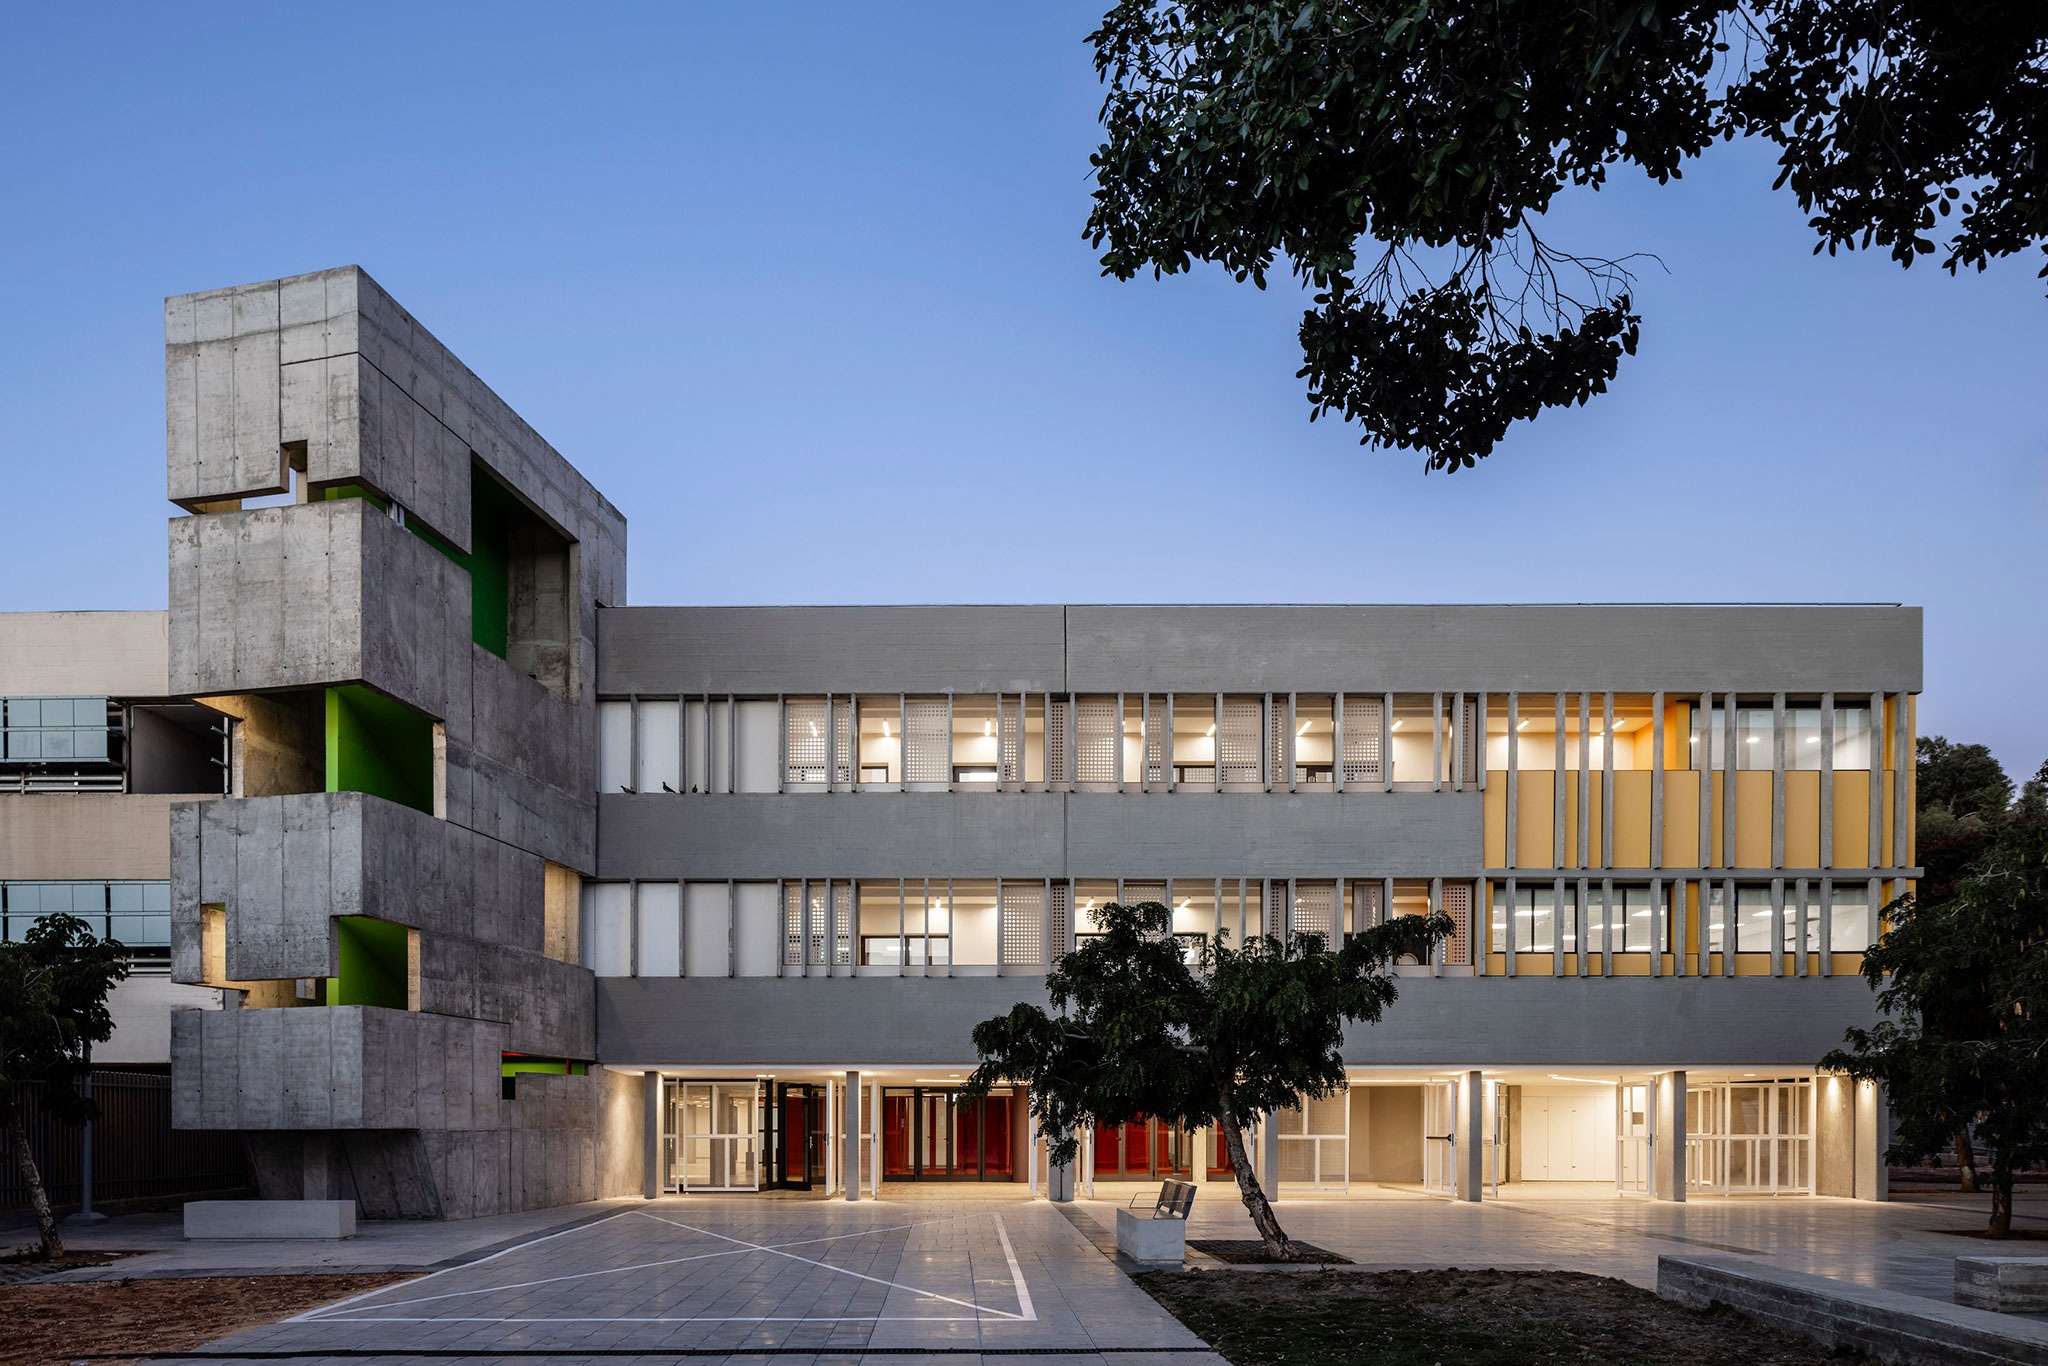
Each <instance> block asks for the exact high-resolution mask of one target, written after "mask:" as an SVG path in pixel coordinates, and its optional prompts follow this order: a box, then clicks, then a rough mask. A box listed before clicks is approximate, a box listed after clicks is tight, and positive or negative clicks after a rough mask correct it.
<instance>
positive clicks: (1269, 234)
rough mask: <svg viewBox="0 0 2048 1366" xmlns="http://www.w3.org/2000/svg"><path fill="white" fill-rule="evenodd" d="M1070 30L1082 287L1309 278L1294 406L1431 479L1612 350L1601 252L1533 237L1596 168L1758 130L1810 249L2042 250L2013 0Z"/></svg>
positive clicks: (1578, 384)
mask: <svg viewBox="0 0 2048 1366" xmlns="http://www.w3.org/2000/svg"><path fill="white" fill-rule="evenodd" d="M1089 41H1090V42H1091V43H1092V44H1093V46H1094V49H1095V66H1096V71H1097V73H1098V74H1099V75H1100V76H1101V78H1102V79H1103V81H1104V82H1105V83H1106V84H1107V86H1108V94H1107V96H1106V98H1105V99H1104V102H1103V106H1102V115H1101V117H1102V124H1103V128H1104V132H1105V135H1106V138H1107V140H1106V141H1105V142H1104V143H1103V144H1102V146H1101V147H1100V148H1099V149H1098V150H1097V151H1096V153H1095V154H1094V156H1093V158H1092V159H1091V161H1092V165H1093V166H1094V174H1095V181H1096V188H1095V192H1094V207H1093V210H1092V211H1091V213H1090V215H1089V218H1088V225H1087V233H1088V236H1089V238H1090V240H1091V241H1093V242H1094V244H1095V245H1096V247H1097V248H1099V249H1102V250H1103V255H1102V266H1103V270H1104V273H1105V274H1110V275H1114V276H1116V277H1117V278H1119V279H1130V278H1131V277H1132V276H1134V275H1136V274H1137V273H1138V272H1139V271H1141V270H1145V269H1150V270H1152V271H1153V272H1154V273H1155V274H1162V273H1164V274H1173V273H1178V272H1181V271H1185V270H1188V269H1189V268H1190V267H1191V266H1192V264H1193V263H1194V262H1196V261H1209V262H1214V263H1216V264H1218V265H1221V266H1222V267H1223V268H1224V269H1226V270H1228V271H1230V272H1231V273H1232V274H1233V275H1234V276H1235V277H1236V278H1237V279H1239V280H1240V281H1242V280H1251V281H1253V282H1254V283H1256V284H1258V285H1259V286H1260V287H1261V288H1263V287H1264V285H1265V281H1266V276H1267V274H1268V272H1269V271H1271V270H1272V269H1273V267H1274V264H1275V262H1276V260H1278V259H1279V258H1282V257H1284V258H1285V259H1286V262H1287V268H1288V269H1289V270H1290V271H1291V272H1292V273H1293V274H1294V275H1295V276H1296V277H1297V278H1299V279H1300V280H1302V281H1304V282H1305V283H1307V284H1308V285H1310V286H1312V287H1313V288H1314V290H1315V291H1316V294H1315V307H1314V308H1312V309H1310V310H1309V311H1308V312H1307V313H1306V314H1305V315H1304V317H1303V319H1302V324H1301V344H1302V352H1303V360H1304V364H1303V366H1302V369H1301V371H1300V372H1299V373H1300V377H1302V378H1304V379H1306V380H1307V381H1308V398H1309V402H1310V404H1311V408H1312V416H1320V415H1321V414H1324V413H1331V412H1334V413H1337V414H1339V415H1340V416H1342V417H1343V418H1345V419H1347V420H1349V421H1355V422H1357V423H1358V424H1359V425H1360V426H1361V428H1362V429H1363V431H1364V436H1363V438H1362V439H1363V440H1364V441H1365V442H1367V443H1369V444H1373V445H1379V446H1390V447H1398V448H1408V449H1414V450H1419V451H1423V452H1426V453H1427V457H1428V465H1429V467H1430V468H1436V469H1457V468H1460V467H1469V466H1471V465H1473V464H1474V463H1475V462H1476V461H1477V460H1479V459H1480V458H1481V457H1483V456H1485V455H1487V454H1488V453H1489V452H1491V451H1492V450H1493V448H1494V445H1495V444H1496V443H1497V442H1498V441H1499V440H1500V439H1501V437H1502V435H1503V434H1504V433H1505V432H1506V430H1507V428H1508V427H1509V425H1511V424H1512V423H1514V422H1515V421H1517V420H1520V419H1526V418H1532V417H1534V416H1536V414H1537V413H1539V412H1541V411H1542V410H1543V409H1545V408H1553V407H1560V406H1565V405H1569V404H1582V403H1584V402H1586V400H1587V399H1589V398H1590V397H1592V396H1593V395H1594V394H1597V393H1600V392H1602V391H1604V390H1605V389H1606V387H1607V385H1608V383H1609V382H1610V381H1611V380H1612V379H1613V378H1614V377H1615V374H1616V372H1617V370H1618V369H1619V366H1620V362H1621V357H1622V356H1623V354H1625V353H1627V354H1632V353H1633V352H1634V351H1635V349H1636V344H1637V340H1638V338H1639V336H1640V335H1641V324H1642V319H1641V318H1640V316H1639V315H1638V314H1637V312H1636V309H1635V304H1634V300H1633V297H1632V294H1631V277H1630V274H1629V271H1628V268H1627V263H1626V262H1625V261H1614V260H1605V259H1596V258H1588V257H1584V256H1579V255H1575V254H1573V253H1571V252H1570V251H1568V250H1565V249H1563V248H1561V247H1560V246H1559V245H1556V244H1553V243H1551V242H1549V241H1546V240H1545V239H1544V238H1543V237H1542V236H1540V235H1539V234H1538V231H1537V227H1538V224H1539V221H1540V219H1541V217H1542V215H1543V214H1544V212H1545V211H1546V210H1547V209H1548V208H1549V207H1550V204H1551V201H1552V199H1553V198H1554V197H1555V196H1556V195H1557V194H1558V193H1559V192H1560V191H1562V190H1564V189H1566V188H1568V187H1573V186H1585V187H1590V188H1594V189H1597V188H1598V187H1599V186H1601V185H1602V184H1604V183H1605V182H1606V180H1607V177H1608V175H1609V174H1610V173H1611V172H1612V171H1615V170H1623V171H1633V172H1639V173H1641V174H1643V175H1646V176H1648V177H1650V178H1651V179H1652V180H1655V181H1657V182H1659V183H1660V184H1661V183H1665V182H1668V181H1670V180H1673V179H1676V178H1678V176H1679V175H1680V174H1681V172H1682V169H1683V166H1684V163H1685V162H1686V161H1687V160H1689V159H1691V158H1692V157H1695V156H1698V155H1699V154H1700V153H1701V152H1702V151H1704V150H1705V149H1706V148H1707V147H1708V146H1709V145H1711V144H1712V143H1713V142H1715V141H1717V140H1721V139H1728V138H1733V137H1736V136H1755V137H1761V138H1764V139H1766V140H1768V141H1770V142H1772V143H1774V144H1776V146H1777V148H1778V150H1779V159H1778V160H1779V168H1780V169H1779V177H1778V184H1779V185H1780V186H1783V185H1787V184H1789V185H1790V187H1791V189H1792V192H1793V194H1794V195H1795V196H1796V197H1797V199H1798V201H1799V204H1800V206H1801V207H1802V208H1803V209H1805V210H1806V211H1807V212H1808V213H1809V214H1810V215H1811V218H1810V220H1809V221H1810V224H1811V226H1812V228H1813V229H1814V232H1815V234H1816V237H1817V242H1816V245H1815V250H1816V251H1819V250H1822V249H1825V250H1827V251H1829V252H1830V253H1833V252H1834V251H1836V250H1837V249H1840V248H1845V247H1846V248H1856V247H1863V248H1868V247H1872V246H1875V247H1879V248H1882V249H1884V250H1885V251H1887V252H1889V253H1890V254H1891V256H1892V257H1893V258H1894V259H1896V260H1897V261H1898V262H1899V263H1900V264H1901V265H1910V264H1912V263H1913V262H1914V261H1915V260H1917V259H1920V258H1921V257H1924V256H1931V255H1936V254H1938V255H1939V256H1940V258H1941V263H1942V265H1943V266H1944V267H1945V268H1946V269H1948V270H1949V271H1950V272H1951V273H1953V272H1955V271H1956V270H1958V269H1960V268H1962V267H1966V266H1969V267H1975V268H1977V269H1979V270H1981V269H1983V268H1985V266H1986V265H1988V264H1989V262H1991V261H1992V260H1994V259H1996V258H1999V257H2004V256H2010V255H2013V254H2015V253H2018V252H2021V251H2024V250H2026V249H2027V248H2029V247H2032V246H2044V247H2048V195H2044V193H2043V191H2044V189H2048V157H2043V156H2042V155H2041V154H2040V147H2041V143H2042V137H2043V133H2044V130H2048V6H2044V5H2042V4H2040V3H2039V0H1924V2H1919V0H1916V3H1907V4H1900V3H1894V2H1893V0H1750V2H1749V3H1714V2H1713V0H1700V2H1698V3H1685V2H1684V0H1680V2H1679V3H1662V2H1661V0H1647V3H1645V2H1643V0H1562V2H1560V0H1448V2H1445V0H1122V3H1119V4H1117V5H1116V7H1115V8H1114V9H1112V10H1110V12H1109V13H1108V15H1107V16H1106V17H1105V18H1104V20H1103V22H1102V26H1101V27H1100V28H1098V29H1097V30H1096V31H1095V32H1094V33H1092V34H1091V35H1089ZM2043 274H2044V275H2048V269H2044V271H2043Z"/></svg>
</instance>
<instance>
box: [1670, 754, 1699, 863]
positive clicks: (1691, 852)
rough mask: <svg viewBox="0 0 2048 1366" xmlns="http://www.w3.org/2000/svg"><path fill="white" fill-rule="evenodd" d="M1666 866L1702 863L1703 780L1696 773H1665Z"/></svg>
mask: <svg viewBox="0 0 2048 1366" xmlns="http://www.w3.org/2000/svg"><path fill="white" fill-rule="evenodd" d="M1664 866H1665V867H1667V868H1697V867H1699V866H1700V780H1699V775H1698V774H1696V773H1689V772H1688V773H1667V774H1665V775H1664Z"/></svg>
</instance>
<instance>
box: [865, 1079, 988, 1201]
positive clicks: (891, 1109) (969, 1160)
mask: <svg viewBox="0 0 2048 1366" xmlns="http://www.w3.org/2000/svg"><path fill="white" fill-rule="evenodd" d="M1011 1139H1012V1130H1011V1125H1010V1093H1009V1092H1007V1091H996V1092H992V1093H990V1094H989V1095H988V1096H987V1097H985V1098H983V1099H981V1100H977V1101H965V1102H963V1101H961V1100H960V1099H959V1097H958V1093H957V1092H956V1091H954V1090H953V1089H952V1088H950V1087H924V1086H914V1087H913V1086H902V1087H893V1086H892V1087H888V1088H885V1089H884V1090H883V1092H882V1175H883V1176H884V1177H885V1178H887V1179H889V1180H894V1181H947V1180H956V1181H1007V1180H1010V1179H1011V1178H1012V1177H1013V1176H1014V1175H1015V1173H1016V1159H1015V1157H1014V1155H1013V1154H1012V1152H1011Z"/></svg>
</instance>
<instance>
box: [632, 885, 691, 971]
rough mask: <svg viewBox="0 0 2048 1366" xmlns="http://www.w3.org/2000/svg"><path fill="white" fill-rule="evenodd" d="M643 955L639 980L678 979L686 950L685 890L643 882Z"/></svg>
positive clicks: (641, 942)
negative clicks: (684, 935)
mask: <svg viewBox="0 0 2048 1366" xmlns="http://www.w3.org/2000/svg"><path fill="white" fill-rule="evenodd" d="M639 895H640V905H639V915H638V920H639V922H640V923H639V927H638V928H639V935H640V954H639V958H638V960H637V962H636V965H635V966H636V968H637V971H636V972H635V973H634V976H636V977H674V976H676V975H677V974H678V972H679V964H680V961H681V954H682V951H683V926H682V887H681V886H680V884H678V883H674V882H643V883H641V884H640V887H639Z"/></svg>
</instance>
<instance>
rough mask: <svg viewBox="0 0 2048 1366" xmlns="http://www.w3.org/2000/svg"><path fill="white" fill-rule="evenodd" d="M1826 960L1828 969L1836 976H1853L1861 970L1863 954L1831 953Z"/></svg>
mask: <svg viewBox="0 0 2048 1366" xmlns="http://www.w3.org/2000/svg"><path fill="white" fill-rule="evenodd" d="M1828 962H1829V964H1830V969H1829V970H1830V971H1832V972H1833V973H1834V974H1835V976H1837V977H1855V976H1857V975H1859V974H1860V973H1862V971H1863V955H1862V954H1860V953H1831V954H1829V955H1828Z"/></svg>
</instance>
